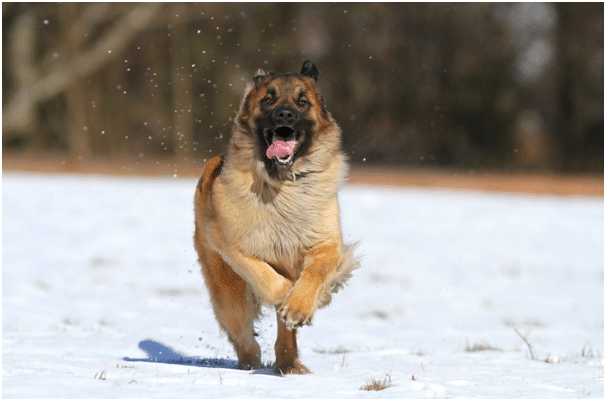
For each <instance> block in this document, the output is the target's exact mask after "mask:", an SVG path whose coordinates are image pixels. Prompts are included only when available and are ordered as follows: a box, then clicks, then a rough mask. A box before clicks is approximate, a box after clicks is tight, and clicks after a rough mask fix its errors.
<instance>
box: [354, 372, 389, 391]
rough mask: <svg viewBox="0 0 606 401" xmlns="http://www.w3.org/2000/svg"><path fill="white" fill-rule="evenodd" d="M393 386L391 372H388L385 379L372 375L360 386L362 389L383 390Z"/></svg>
mask: <svg viewBox="0 0 606 401" xmlns="http://www.w3.org/2000/svg"><path fill="white" fill-rule="evenodd" d="M391 386H392V384H391V374H390V373H387V374H386V375H385V377H384V378H383V379H375V378H372V377H371V378H370V379H368V380H367V381H366V384H365V385H363V386H362V387H360V390H366V391H381V390H385V389H386V388H388V387H391Z"/></svg>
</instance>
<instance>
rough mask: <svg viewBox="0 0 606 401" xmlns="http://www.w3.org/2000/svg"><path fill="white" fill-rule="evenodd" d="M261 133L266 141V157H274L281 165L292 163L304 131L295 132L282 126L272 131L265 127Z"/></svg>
mask: <svg viewBox="0 0 606 401" xmlns="http://www.w3.org/2000/svg"><path fill="white" fill-rule="evenodd" d="M263 133H264V136H265V141H266V143H267V151H266V152H265V155H266V156H267V158H268V159H270V160H271V159H274V160H275V161H276V162H277V163H278V164H279V165H282V166H290V165H292V163H293V159H294V156H295V153H296V152H297V149H298V147H299V144H300V143H301V139H302V136H303V135H304V132H296V131H295V130H294V129H292V128H291V127H288V126H283V127H278V128H277V129H276V130H275V131H273V132H272V131H270V130H269V129H268V128H265V129H264V132H263Z"/></svg>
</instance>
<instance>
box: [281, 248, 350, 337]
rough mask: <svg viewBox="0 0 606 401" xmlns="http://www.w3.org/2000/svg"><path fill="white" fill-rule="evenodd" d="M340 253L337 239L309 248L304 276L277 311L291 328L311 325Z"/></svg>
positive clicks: (302, 274)
mask: <svg viewBox="0 0 606 401" xmlns="http://www.w3.org/2000/svg"><path fill="white" fill-rule="evenodd" d="M340 254H341V246H340V241H334V240H329V241H325V242H322V243H320V244H318V245H316V246H314V247H312V248H311V249H309V251H308V252H307V254H306V256H305V262H304V270H303V272H302V273H301V277H299V279H298V280H297V281H296V283H295V285H294V287H293V289H292V291H291V292H290V293H289V294H288V296H287V298H286V301H284V303H283V304H282V305H281V306H280V308H279V309H278V313H279V314H280V315H281V316H282V320H284V322H285V323H286V325H287V326H288V328H289V329H291V330H292V329H293V328H296V327H301V326H303V325H311V318H312V317H313V315H314V312H315V311H316V309H317V307H318V303H319V296H320V295H321V294H322V292H323V291H326V290H327V288H325V287H326V285H327V283H330V282H331V281H332V277H333V276H334V275H335V272H336V270H337V268H338V265H339V260H340V259H341V258H340Z"/></svg>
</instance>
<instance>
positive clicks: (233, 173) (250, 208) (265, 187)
mask: <svg viewBox="0 0 606 401" xmlns="http://www.w3.org/2000/svg"><path fill="white" fill-rule="evenodd" d="M336 167H337V166H336ZM250 174H251V173H250V172H242V171H239V170H235V169H233V170H232V169H229V168H226V169H225V170H224V171H223V172H222V174H221V179H219V180H218V181H217V183H216V184H218V185H217V186H216V189H217V190H218V191H222V192H224V194H230V196H229V197H228V199H229V202H230V203H232V206H231V207H229V208H228V209H230V210H232V211H235V212H233V213H232V215H231V216H222V217H223V218H224V219H227V220H229V224H226V225H224V227H228V232H226V234H227V235H228V238H229V240H230V241H233V244H234V245H235V246H236V247H238V248H239V249H240V251H242V252H243V253H245V254H247V255H250V256H254V257H257V258H259V259H261V260H264V261H266V262H267V263H269V264H270V265H273V266H275V267H278V268H280V269H282V270H285V271H287V272H288V273H289V274H294V275H297V274H298V273H300V269H301V268H302V267H301V263H302V259H303V256H304V253H305V251H306V249H308V248H310V247H311V246H313V245H315V244H317V243H318V242H319V241H320V240H321V239H323V238H326V236H327V234H328V233H327V226H326V222H327V220H330V221H335V222H336V224H338V221H339V217H338V205H337V183H336V182H334V181H333V180H329V179H326V178H325V177H324V174H322V173H316V174H308V175H306V176H303V177H299V178H296V179H295V180H294V181H284V182H282V183H281V185H280V186H279V187H272V186H270V185H269V184H268V183H267V182H265V181H263V180H260V179H259V178H258V177H255V178H254V179H253V182H254V184H253V185H252V186H251V185H250V182H251V179H250ZM247 175H248V176H247ZM323 177H324V179H323ZM312 188H313V190H312ZM333 228H334V227H333Z"/></svg>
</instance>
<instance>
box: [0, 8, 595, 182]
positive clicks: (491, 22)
mask: <svg viewBox="0 0 606 401" xmlns="http://www.w3.org/2000/svg"><path fill="white" fill-rule="evenodd" d="M2 33H3V35H2V41H3V42H2V53H3V54H2V55H3V58H2V144H3V149H4V150H7V149H15V150H34V151H39V150H44V151H47V150H52V151H63V152H69V153H70V154H71V155H74V156H77V157H90V156H102V155H112V156H115V155H119V156H129V157H137V158H161V157H163V156H170V157H171V158H173V159H174V158H176V160H178V159H180V158H200V159H203V158H207V157H210V156H213V155H214V154H217V153H221V152H223V151H224V150H225V145H226V143H227V141H228V138H229V134H230V127H231V124H232V121H233V117H234V116H235V114H236V111H237V109H238V107H239V102H240V98H241V95H242V92H243V89H244V87H245V85H246V83H247V82H249V81H250V80H251V79H252V77H253V76H254V75H255V72H256V70H257V69H258V68H263V69H266V70H271V71H276V72H285V71H298V70H299V68H300V66H301V63H302V62H303V60H305V59H311V60H312V61H314V63H315V64H316V65H317V66H318V67H319V69H320V70H321V72H322V73H321V76H320V81H319V85H320V87H321V89H322V91H323V94H324V98H325V100H326V103H327V106H328V109H329V110H330V111H331V113H332V114H333V116H334V117H335V118H336V119H337V121H338V122H339V124H340V125H341V127H342V128H343V132H344V148H345V151H346V152H347V153H348V154H349V155H350V159H351V160H352V162H353V163H383V164H403V165H409V166H418V165H420V166H428V165H431V166H433V165H440V166H450V167H455V168H470V169H478V168H487V169H493V168H502V169H509V170H516V169H530V170H550V171H583V172H603V168H604V102H603V100H604V42H603V40H604V4H603V3H579V2H575V3H555V4H550V3H521V4H518V3H503V4H500V3H486V4H483V3H473V4H465V3H454V4H447V3H438V4H430V3H420V4H416V3H408V4H398V3H353V4H349V3H337V4H328V3H314V4H311V3H285V4H282V3H242V4H239V3H199V4H196V3H168V4H142V3H136V4H129V3H61V4H57V3H2Z"/></svg>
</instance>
